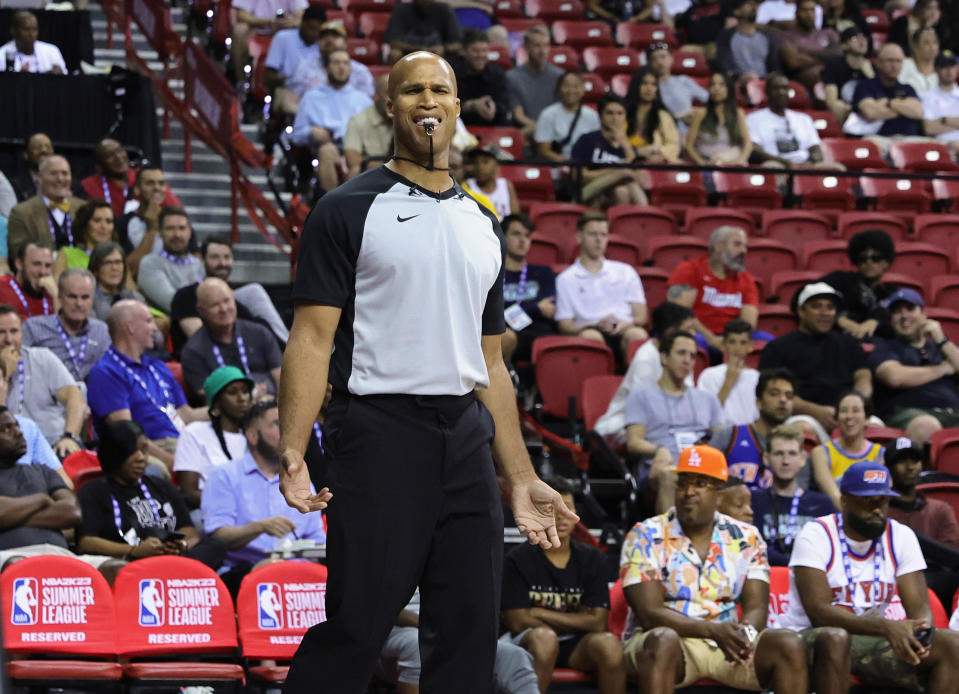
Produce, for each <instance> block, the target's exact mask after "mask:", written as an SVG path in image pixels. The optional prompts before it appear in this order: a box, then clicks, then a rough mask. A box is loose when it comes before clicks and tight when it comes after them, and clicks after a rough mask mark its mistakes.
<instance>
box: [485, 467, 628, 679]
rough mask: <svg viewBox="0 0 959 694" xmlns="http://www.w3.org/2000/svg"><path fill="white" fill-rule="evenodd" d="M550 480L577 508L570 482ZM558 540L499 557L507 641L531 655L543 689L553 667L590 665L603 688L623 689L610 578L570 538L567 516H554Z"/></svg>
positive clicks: (597, 555)
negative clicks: (612, 628)
mask: <svg viewBox="0 0 959 694" xmlns="http://www.w3.org/2000/svg"><path fill="white" fill-rule="evenodd" d="M549 485H550V486H551V487H552V488H553V489H555V490H556V491H557V492H559V493H560V494H562V496H563V501H564V502H565V503H566V506H567V507H568V508H569V509H570V510H571V511H574V512H575V509H576V505H575V503H574V501H573V488H572V486H571V485H570V484H569V482H568V481H567V480H565V479H563V478H553V479H551V480H550V481H549ZM556 530H557V534H558V535H559V546H555V547H550V548H549V549H542V548H541V547H535V546H533V545H530V544H526V543H524V544H522V545H520V546H518V547H516V548H515V549H513V550H511V551H510V552H509V553H508V554H507V555H506V557H505V559H504V561H503V598H502V606H501V609H502V621H503V624H504V625H505V626H506V628H507V630H508V631H509V636H508V637H504V638H509V639H510V640H511V642H512V643H514V644H515V645H517V646H522V647H523V648H525V649H526V650H527V651H529V652H530V653H531V654H532V655H533V668H534V669H535V670H536V676H537V677H538V678H539V686H540V690H541V691H546V690H547V689H548V688H549V684H550V681H551V680H552V678H553V669H554V668H557V667H569V668H573V669H574V670H582V671H585V672H591V673H595V676H596V679H597V684H598V689H599V691H600V693H601V694H625V692H626V665H625V663H624V662H623V646H622V644H621V643H620V640H619V638H617V637H616V636H613V634H611V633H609V631H607V627H606V620H607V617H608V615H609V583H608V578H607V576H606V560H605V557H604V556H603V553H602V552H600V551H599V550H598V549H595V548H593V547H590V546H588V545H585V544H582V543H580V542H577V541H575V540H571V539H570V536H571V535H572V532H573V524H572V523H571V522H570V521H568V520H567V519H565V518H564V519H561V520H559V522H558V523H557V528H556Z"/></svg>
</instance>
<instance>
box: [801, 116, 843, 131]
mask: <svg viewBox="0 0 959 694" xmlns="http://www.w3.org/2000/svg"><path fill="white" fill-rule="evenodd" d="M807 113H808V114H809V117H810V118H812V124H813V125H814V126H815V127H816V132H817V133H819V137H820V138H824V137H842V127H841V126H840V125H839V121H838V120H836V116H834V115H833V113H832V111H807Z"/></svg>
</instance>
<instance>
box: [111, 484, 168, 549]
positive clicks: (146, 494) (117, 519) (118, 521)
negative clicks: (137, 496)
mask: <svg viewBox="0 0 959 694" xmlns="http://www.w3.org/2000/svg"><path fill="white" fill-rule="evenodd" d="M137 481H138V482H139V483H140V493H141V494H143V498H144V499H146V500H147V504H148V505H149V506H150V510H151V511H153V517H154V518H155V519H156V522H157V525H159V524H160V514H159V512H158V511H157V508H159V506H160V505H159V504H158V503H157V502H155V501H154V500H153V495H152V494H150V490H149V489H147V486H146V485H145V484H143V480H137ZM110 503H111V504H113V524H114V525H115V526H117V532H118V533H120V537H123V517H122V515H121V514H120V504H119V503H117V498H116V497H115V496H113V494H111V495H110Z"/></svg>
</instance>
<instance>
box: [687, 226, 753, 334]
mask: <svg viewBox="0 0 959 694" xmlns="http://www.w3.org/2000/svg"><path fill="white" fill-rule="evenodd" d="M747 243H748V241H747V238H746V232H745V231H744V230H742V229H740V228H739V227H732V226H722V227H719V228H717V229H716V230H715V231H713V233H712V234H710V235H709V252H708V253H707V255H705V256H703V257H702V258H699V259H697V260H685V261H683V262H682V263H680V264H679V265H677V266H676V268H675V269H674V270H673V273H672V274H671V275H670V276H669V281H668V284H669V285H670V286H674V285H685V286H689V287H693V288H694V289H696V292H697V293H696V302H695V303H694V304H693V313H695V314H696V319H697V321H698V325H697V326H696V330H697V331H698V332H699V333H700V334H701V335H702V336H703V339H704V340H705V341H706V343H707V345H708V346H709V347H711V348H713V349H715V350H721V349H722V346H723V340H722V334H723V329H724V328H725V326H726V323H727V322H729V321H730V320H732V319H733V318H741V319H742V320H744V321H746V322H747V323H749V325H750V326H752V328H753V329H755V327H756V322H757V321H758V320H759V292H758V291H757V289H756V280H754V279H753V276H752V275H750V274H749V273H748V272H747V271H746V252H747ZM757 337H759V336H758V335H757Z"/></svg>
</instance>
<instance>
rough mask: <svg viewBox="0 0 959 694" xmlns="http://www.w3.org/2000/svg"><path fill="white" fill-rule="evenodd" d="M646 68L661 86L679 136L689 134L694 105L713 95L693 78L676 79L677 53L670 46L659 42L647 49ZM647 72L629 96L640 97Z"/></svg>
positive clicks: (634, 78)
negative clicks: (674, 63)
mask: <svg viewBox="0 0 959 694" xmlns="http://www.w3.org/2000/svg"><path fill="white" fill-rule="evenodd" d="M646 65H647V66H648V67H649V69H650V70H651V71H652V73H653V75H655V77H656V80H657V81H658V83H659V96H660V98H661V99H662V101H663V106H665V107H666V110H667V111H669V114H670V115H671V116H672V117H673V120H674V121H676V127H677V128H679V132H680V133H682V134H685V133H686V131H687V129H688V128H689V125H690V124H691V123H692V122H693V113H694V109H693V102H694V101H698V102H700V103H704V102H705V101H706V99H707V98H708V97H709V93H708V92H707V91H706V90H705V89H703V88H702V87H701V86H699V84H698V83H697V82H696V81H695V80H694V79H693V78H692V77H690V76H689V75H674V74H672V69H673V53H672V50H671V49H670V47H669V44H668V43H665V42H664V41H655V42H653V43H651V44H649V46H648V47H647V48H646ZM644 75H645V72H644V71H643V70H642V69H640V70H637V71H636V72H634V73H633V76H632V77H631V78H630V80H629V89H628V90H627V92H626V93H627V94H638V93H639V86H640V80H641V79H642V78H643V77H644Z"/></svg>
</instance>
